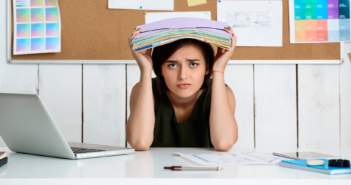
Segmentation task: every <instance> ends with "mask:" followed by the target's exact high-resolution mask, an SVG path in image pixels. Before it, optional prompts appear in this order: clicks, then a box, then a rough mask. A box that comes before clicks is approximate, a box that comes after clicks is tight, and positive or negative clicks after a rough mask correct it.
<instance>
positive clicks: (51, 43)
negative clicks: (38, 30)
mask: <svg viewBox="0 0 351 185" xmlns="http://www.w3.org/2000/svg"><path fill="white" fill-rule="evenodd" d="M45 43H46V46H45V49H46V50H58V49H59V47H60V38H59V37H46V41H45Z"/></svg>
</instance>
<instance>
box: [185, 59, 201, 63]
mask: <svg viewBox="0 0 351 185" xmlns="http://www.w3.org/2000/svg"><path fill="white" fill-rule="evenodd" d="M186 61H189V62H195V61H200V60H199V59H186Z"/></svg>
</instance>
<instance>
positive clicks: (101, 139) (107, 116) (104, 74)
mask: <svg viewBox="0 0 351 185" xmlns="http://www.w3.org/2000/svg"><path fill="white" fill-rule="evenodd" d="M125 68H126V66H125V65H84V66H83V105H84V125H83V128H84V129H83V130H84V133H83V136H84V140H83V141H84V143H93V144H102V145H110V146H120V147H124V146H125V122H126V70H125Z"/></svg>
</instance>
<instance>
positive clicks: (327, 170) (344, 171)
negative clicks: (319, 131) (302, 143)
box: [278, 159, 351, 175]
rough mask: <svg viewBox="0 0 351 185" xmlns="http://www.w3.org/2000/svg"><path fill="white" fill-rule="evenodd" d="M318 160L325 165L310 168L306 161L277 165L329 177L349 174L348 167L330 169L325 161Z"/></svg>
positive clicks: (283, 162) (350, 170) (282, 162)
mask: <svg viewBox="0 0 351 185" xmlns="http://www.w3.org/2000/svg"><path fill="white" fill-rule="evenodd" d="M319 160H323V161H324V162H325V164H324V165H319V166H310V165H307V159H304V160H282V161H281V162H280V163H278V165H279V166H281V167H287V168H293V169H299V170H306V171H312V172H318V173H325V174H329V175H341V174H351V169H350V167H343V168H341V167H330V166H329V165H328V160H327V159H319Z"/></svg>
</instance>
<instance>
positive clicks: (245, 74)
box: [224, 65, 255, 148]
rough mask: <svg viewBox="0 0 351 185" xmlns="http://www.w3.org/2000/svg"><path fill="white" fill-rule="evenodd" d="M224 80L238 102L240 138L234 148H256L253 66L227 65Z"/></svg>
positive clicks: (236, 115) (237, 115) (236, 111)
mask: <svg viewBox="0 0 351 185" xmlns="http://www.w3.org/2000/svg"><path fill="white" fill-rule="evenodd" d="M224 78H225V83H226V84H227V85H228V86H229V87H230V88H231V89H232V91H233V92H234V96H235V100H236V110H235V119H236V121H237V124H238V130H239V137H238V141H237V143H235V145H234V146H233V148H254V144H255V143H254V102H253V99H254V96H253V65H227V67H226V69H225V73H224Z"/></svg>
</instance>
